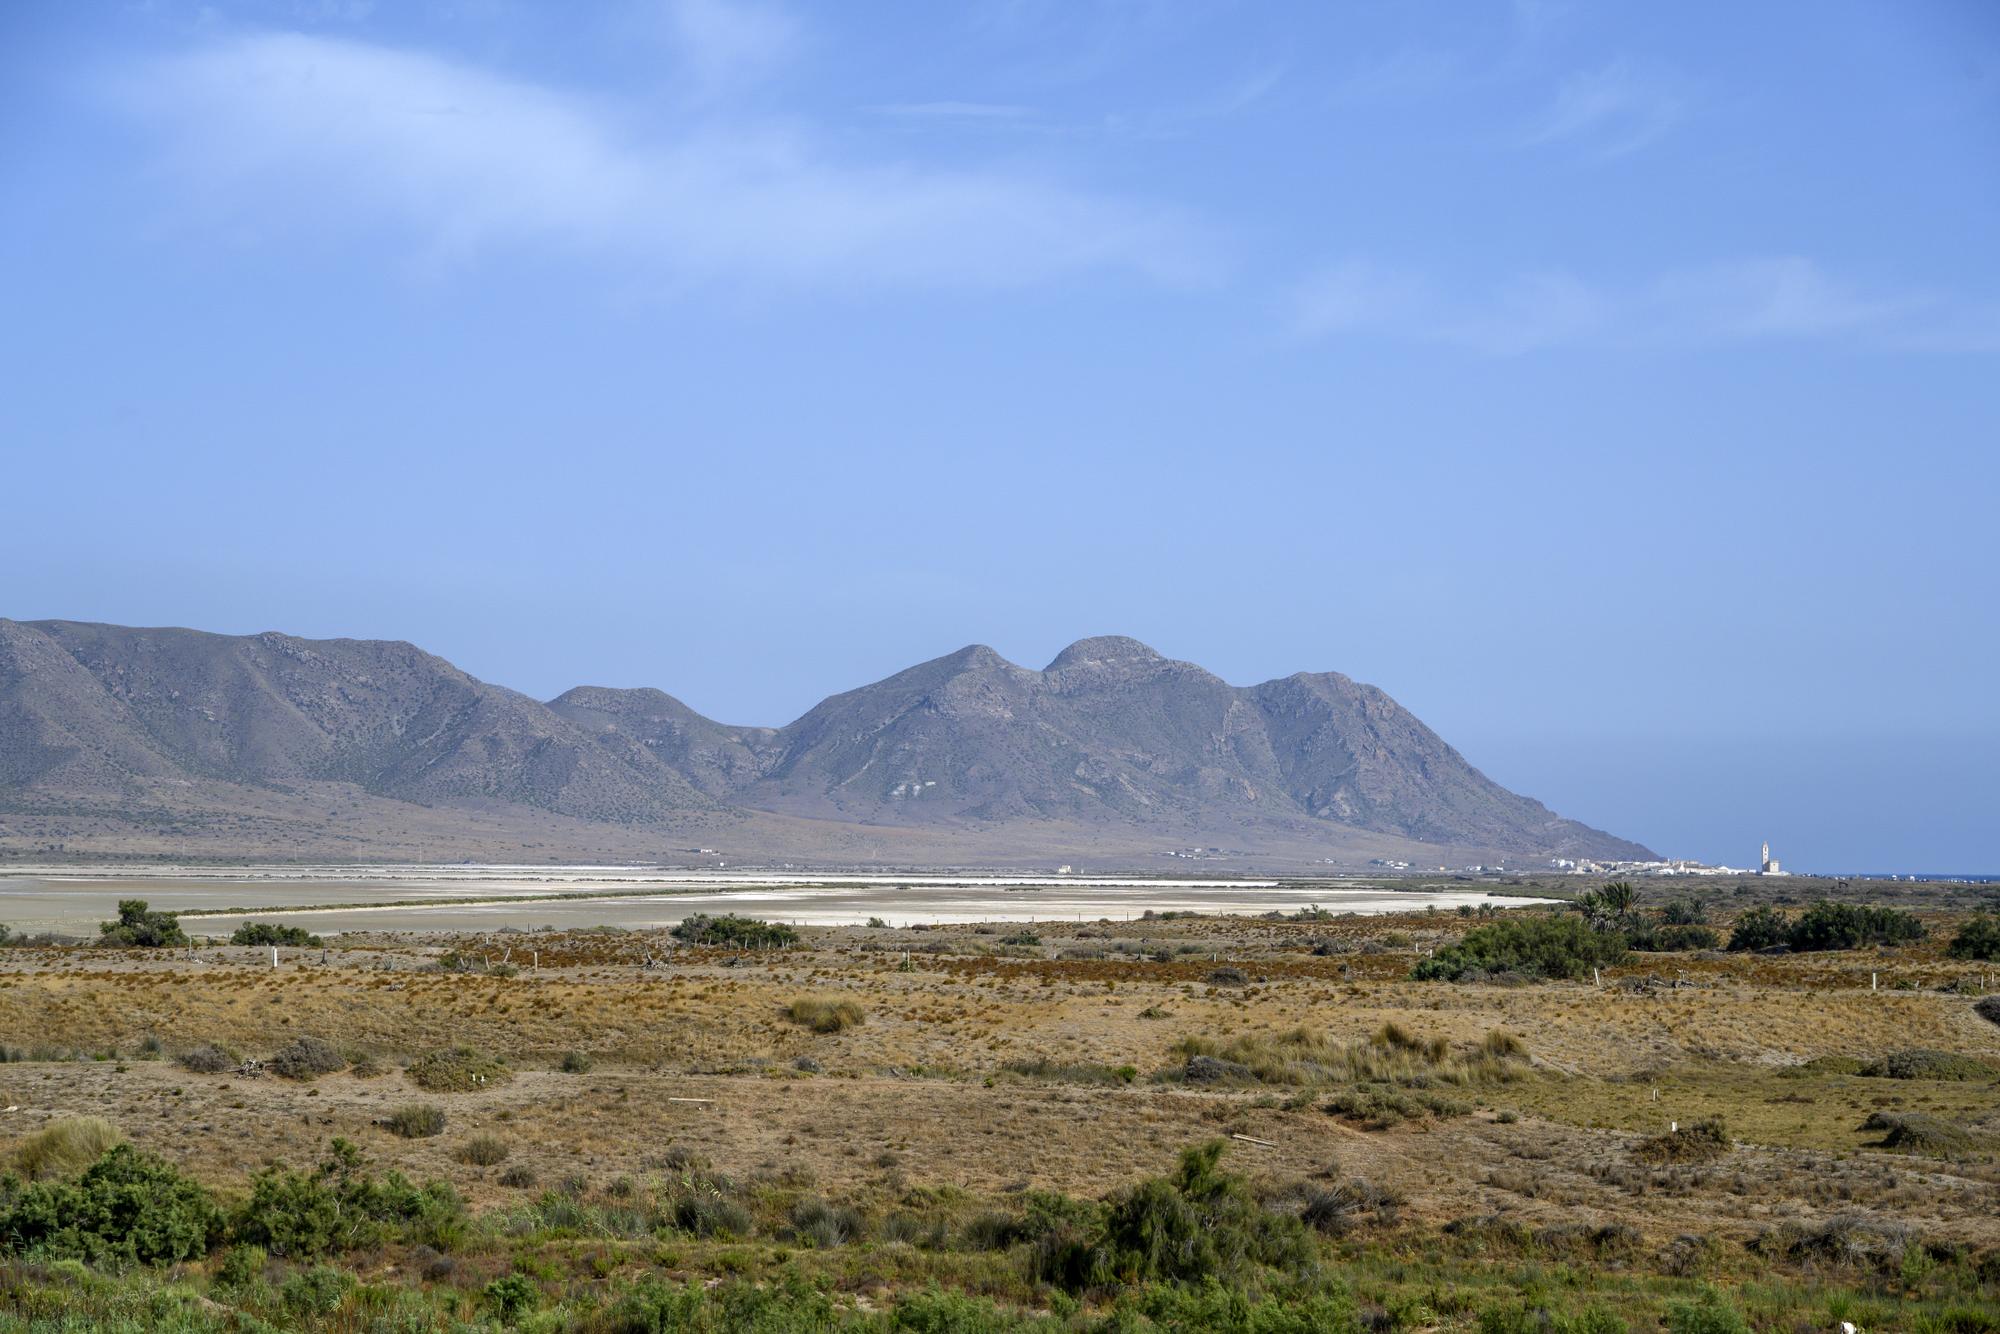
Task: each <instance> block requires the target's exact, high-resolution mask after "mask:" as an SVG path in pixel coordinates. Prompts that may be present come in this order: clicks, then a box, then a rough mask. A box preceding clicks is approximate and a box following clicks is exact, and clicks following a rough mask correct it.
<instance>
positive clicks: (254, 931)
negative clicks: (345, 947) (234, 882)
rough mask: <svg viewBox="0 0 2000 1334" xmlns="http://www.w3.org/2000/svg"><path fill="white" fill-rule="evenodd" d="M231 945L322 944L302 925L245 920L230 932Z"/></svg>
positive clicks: (300, 946) (299, 945) (302, 946)
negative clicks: (282, 924)
mask: <svg viewBox="0 0 2000 1334" xmlns="http://www.w3.org/2000/svg"><path fill="white" fill-rule="evenodd" d="M229 943H230V944H232V945H290V946H293V947H296V948H304V947H306V946H309V945H321V944H324V943H325V942H323V941H322V940H320V938H319V937H318V936H316V935H314V934H313V933H312V932H310V931H308V930H306V929H305V928H304V927H302V926H279V925H277V924H276V923H274V922H245V923H244V924H243V925H241V926H239V927H237V928H236V930H235V931H234V932H232V933H231V934H230V937H229Z"/></svg>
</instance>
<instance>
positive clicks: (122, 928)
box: [97, 899, 188, 949]
mask: <svg viewBox="0 0 2000 1334" xmlns="http://www.w3.org/2000/svg"><path fill="white" fill-rule="evenodd" d="M97 934H98V936H99V937H100V939H101V941H102V943H104V944H106V945H139V946H143V947H145V948H148V949H157V948H159V947H161V946H168V945H185V944H187V943H188V938H187V932H185V931H183V930H181V923H180V918H179V917H177V916H175V915H174V914H173V913H170V912H154V911H153V910H152V908H151V907H150V906H149V905H148V904H147V903H146V901H145V900H144V899H120V900H119V901H118V920H117V921H115V922H99V923H98V924H97Z"/></svg>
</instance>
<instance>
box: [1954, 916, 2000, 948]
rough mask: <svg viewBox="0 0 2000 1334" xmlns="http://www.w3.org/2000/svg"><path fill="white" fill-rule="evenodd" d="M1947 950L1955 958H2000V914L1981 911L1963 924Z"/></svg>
mask: <svg viewBox="0 0 2000 1334" xmlns="http://www.w3.org/2000/svg"><path fill="white" fill-rule="evenodd" d="M1945 952H1946V953H1947V954H1949V955H1951V957H1952V958H1954V959H2000V914H1994V913H1981V914H1979V916H1977V917H1975V918H1973V919H1972V920H1971V921H1969V922H1967V923H1966V924H1965V925H1964V926H1961V927H1960V928H1959V929H1958V934H1957V935H1955V936H1953V937H1952V938H1951V944H1950V945H1947V946H1946V947H1945Z"/></svg>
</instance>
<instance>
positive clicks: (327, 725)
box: [0, 620, 1649, 860]
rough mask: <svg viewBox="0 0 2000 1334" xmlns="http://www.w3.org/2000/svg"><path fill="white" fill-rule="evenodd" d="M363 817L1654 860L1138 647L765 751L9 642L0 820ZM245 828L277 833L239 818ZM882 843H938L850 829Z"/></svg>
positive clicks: (897, 697) (141, 656) (406, 675)
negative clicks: (167, 814)
mask: <svg viewBox="0 0 2000 1334" xmlns="http://www.w3.org/2000/svg"><path fill="white" fill-rule="evenodd" d="M344 793H352V794H355V795H354V796H352V797H350V796H343V795H342V794H344ZM362 798H365V799H366V800H367V801H374V802H377V803H378V804H375V805H370V806H367V807H366V809H367V811H368V812H369V814H368V815H367V817H366V818H367V820H369V821H375V822H377V823H385V824H400V823H407V822H405V821H403V820H402V817H400V816H398V815H397V812H399V811H409V810H412V809H413V808H422V809H423V810H425V811H427V812H432V814H429V815H426V816H424V817H423V819H421V820H415V821H414V823H411V824H410V828H411V829H412V830H413V831H416V832H412V833H410V834H409V836H408V838H409V839H415V840H419V841H421V840H423V839H428V838H434V837H436V836H437V831H438V830H439V829H441V828H445V827H448V826H452V822H453V821H454V820H456V821H458V822H459V826H458V827H465V828H469V827H470V826H466V825H465V821H464V819H463V818H462V816H461V815H454V814H453V812H459V813H465V814H469V813H475V812H477V813H480V819H481V822H480V823H478V826H477V827H478V828H479V829H482V830H488V831H490V830H492V829H495V828H512V827H517V826H518V827H520V828H523V829H525V828H528V827H530V826H532V827H533V828H535V829H538V830H541V831H543V832H542V834H541V835H538V836H537V837H538V838H539V837H543V836H546V837H547V838H548V839H551V840H553V843H551V844H549V846H555V845H560V846H562V847H565V848H575V847H581V848H584V849H586V850H588V849H591V848H592V847H593V845H595V844H598V843H600V842H602V841H604V840H606V839H609V838H610V835H609V834H608V833H605V834H592V833H591V832H590V831H591V830H593V829H596V830H609V829H610V828H612V827H618V828H625V829H632V830H634V831H637V832H635V833H633V834H631V835H629V836H627V835H620V836H619V837H618V839H617V840H616V841H617V842H618V844H619V846H628V845H630V844H631V843H632V841H633V840H635V839H636V840H637V841H638V843H639V845H640V846H652V845H653V844H654V843H658V844H659V845H660V846H672V842H671V840H672V839H674V838H675V837H676V835H675V833H674V831H675V830H680V829H690V828H695V827H701V828H707V829H712V828H716V827H718V826H717V825H716V824H715V822H716V821H718V820H720V821H723V822H724V824H725V825H728V826H729V827H735V828H740V829H742V830H745V831H748V830H750V829H751V827H752V826H753V825H754V826H755V828H756V829H757V830H763V831H765V832H764V833H763V834H753V833H751V832H745V833H743V834H742V837H744V838H745V839H754V838H757V837H764V838H767V839H780V835H778V834H777V833H774V832H772V831H775V830H778V829H780V828H782V830H783V831H784V833H783V835H782V839H780V842H782V846H783V847H784V848H785V849H786V850H790V849H792V848H795V847H797V846H799V845H800V843H801V842H803V843H804V844H805V845H807V848H808V852H807V855H810V853H811V846H812V845H813V844H814V843H816V842H823V843H825V845H826V846H834V845H835V844H838V845H840V846H848V847H851V846H856V843H855V841H854V840H855V838H857V837H858V838H860V840H861V844H862V845H867V846H879V847H884V848H887V847H891V846H904V847H917V846H924V847H930V846H951V845H953V844H954V843H957V844H959V845H964V846H978V847H982V848H983V847H988V846H991V844H992V841H993V840H994V839H998V840H999V841H1000V842H1002V843H1005V841H1006V839H1007V836H1008V831H1014V833H1015V835H1016V836H1017V837H1018V839H1019V840H1020V841H1021V845H1022V846H1023V848H1024V849H1026V848H1033V847H1035V846H1041V845H1043V844H1047V845H1049V846H1054V844H1051V843H1049V840H1050V839H1052V838H1054V837H1055V835H1054V833H1052V831H1055V830H1061V831H1066V832H1064V833H1063V834H1062V837H1063V838H1073V837H1074V838H1081V839H1083V840H1084V843H1085V844H1086V845H1087V844H1090V843H1091V842H1092V841H1093V840H1094V841H1096V842H1099V843H1105V844H1107V845H1116V846H1118V847H1141V848H1143V847H1152V848H1155V849H1158V848H1160V847H1161V846H1163V845H1164V846H1175V845H1177V844H1180V843H1184V842H1189V841H1205V842H1210V843H1212V842H1214V841H1215V840H1216V839H1218V838H1220V839H1227V840H1230V841H1232V842H1233V843H1236V844H1237V845H1240V846H1250V845H1256V844H1258V843H1259V842H1260V841H1261V842H1264V843H1270V844H1273V845H1275V844H1278V843H1282V844H1284V845H1285V846H1288V847H1295V848H1299V849H1313V848H1320V849H1323V850H1324V853H1325V855H1326V856H1331V857H1334V858H1335V859H1336V860H1337V859H1338V858H1339V857H1340V856H1341V855H1353V854H1355V853H1357V852H1358V851H1360V850H1362V849H1364V848H1365V849H1367V850H1370V851H1379V850H1382V849H1399V850H1403V851H1409V850H1410V849H1416V850H1417V852H1418V855H1425V856H1428V855H1429V853H1428V852H1425V851H1423V850H1425V849H1433V850H1435V849H1458V850H1471V851H1473V852H1475V853H1477V854H1492V853H1503V854H1530V855H1542V856H1547V855H1559V854H1562V855H1577V854H1581V855H1585V856H1596V857H1641V856H1646V855H1649V854H1647V853H1646V850H1645V849H1643V848H1641V847H1639V846H1638V845H1636V844H1633V843H1629V842H1626V841H1625V840H1622V839H1618V838H1614V837H1612V836H1611V835H1608V834H1605V833H1602V832H1601V831H1598V830H1595V829H1591V828H1588V827H1587V826H1584V825H1580V824H1577V823H1576V822H1574V821H1570V820H1565V819H1562V818H1561V817H1559V816H1556V815H1555V814H1553V813H1552V812H1550V811H1549V810H1548V809H1547V808H1546V807H1544V806H1542V805H1541V804H1540V803H1539V802H1536V801H1534V800H1532V799H1530V798H1527V797H1522V796H1519V795H1517V794H1515V793H1512V792H1509V791H1507V790H1506V789H1505V788H1502V787H1500V786H1499V785H1498V784H1496V783H1494V782H1492V781H1491V780H1489V779H1488V778H1486V777H1485V775H1483V774H1481V773H1480V772H1479V771H1478V770H1477V769H1475V768H1473V767H1472V766H1471V765H1470V764H1468V763H1467V762H1466V761H1465V759H1464V758H1463V757H1462V756H1460V755H1459V754H1458V752H1457V751H1455V750H1453V749H1452V748H1451V747H1450V746H1449V745H1447V744H1446V743H1445V742H1444V741H1443V739H1442V738H1440V737H1439V736H1437V734H1436V733H1434V732H1432V731H1431V730H1430V729H1429V728H1427V727H1425V726H1424V725H1423V724H1422V723H1421V722H1419V721H1418V720H1417V719H1416V718H1414V717H1413V716H1411V715H1410V714H1409V713H1408V712H1407V711H1406V710H1404V709H1403V708H1402V707H1401V706H1400V705H1398V704H1397V703H1396V702H1395V701H1394V700H1393V699H1391V698H1390V697H1389V696H1388V695H1386V694H1384V693H1383V692H1382V691H1380V690H1378V689H1376V688H1375V687H1373V686H1367V685H1361V684H1358V683H1356V682H1354V681H1351V680H1349V679H1348V678H1346V677H1344V676H1340V675H1338V674H1336V673H1322V674H1317V675H1309V674H1300V675H1297V676H1291V677H1287V678H1285V679H1283V680H1279V681H1269V682H1265V683H1264V684H1262V685H1258V686H1251V687H1238V686H1232V685H1230V684H1229V683H1227V682H1225V681H1223V680H1222V679H1220V678H1219V677H1216V676H1214V675H1213V674H1211V673H1209V672H1207V671H1204V670H1203V669H1202V668H1200V667H1198V666H1195V665H1194V664H1192V663H1186V662H1178V661H1175V660H1173V659H1169V658H1166V657H1164V656H1162V655H1161V654H1159V653H1157V652H1155V651H1154V650H1152V649H1150V648H1148V647H1147V646H1145V645H1144V644H1141V643H1139V642H1138V641H1136V640H1131V639H1124V638H1118V637H1103V638H1095V639H1086V640H1080V641H1078V642H1077V643H1075V644H1072V645H1071V646H1070V647H1068V648H1067V649H1064V650H1063V651H1062V653H1060V654H1058V655H1057V656H1056V658H1055V659H1054V660H1053V661H1052V662H1050V663H1049V664H1048V666H1047V667H1045V668H1044V669H1042V670H1040V671H1035V670H1033V669H1030V668H1024V667H1019V666H1016V665H1014V664H1013V663H1010V662H1008V661H1007V660H1006V659H1004V658H1002V657H1001V656H1000V655H999V654H997V653H995V652H994V651H993V650H992V649H990V648H986V647H984V646H980V645H973V646H970V647H967V648H964V649H961V650H959V651H958V652H956V653H952V654H948V655H946V656H944V657H941V658H936V659H933V660H932V661H930V662H925V663H920V664H918V665H917V666H915V667H911V668H908V669H907V670H905V671H902V672H898V673H896V674H895V675H893V676H890V677H888V678H886V679H884V680H882V681H878V682H875V683H873V684H872V685H867V686H863V687H861V688H859V689H856V690H850V691H847V692H845V693H843V694H839V695H835V696H833V697H831V698H829V699H827V700H825V701H823V702H822V703H820V704H819V705H817V706H815V707H814V708H813V709H811V710H809V711H808V712H807V713H806V714H805V715H804V716H802V717H800V718H799V719H797V720H796V721H794V722H792V723H790V724H788V725H786V726H784V727H780V728H763V727H732V726H729V725H726V724H723V723H718V722H715V721H713V720H711V719H708V718H705V717H703V716H702V715H701V714H699V713H697V712H695V711H694V710H693V709H690V708H689V707H688V706H687V705H685V704H683V703H681V702H680V701H679V700H677V699H675V698H673V697H672V696H671V695H667V694H664V693H663V692H661V691H658V690H651V689H611V688H605V687H591V686H583V687H578V688H576V689H574V690H571V691H569V692H567V693H566V694H564V695H561V696H559V697H558V698H556V699H554V700H552V701H549V702H548V703H546V704H543V703H540V702H537V701H535V700H533V699H530V698H528V697H527V696H524V695H521V694H517V693H516V692H514V691H511V690H506V689H503V688H501V687H498V686H494V685H490V684H487V683H485V682H482V681H479V680H477V679H475V678H473V677H471V676H469V675H467V674H466V673H464V672H462V671H460V670H459V669H458V668H456V667H454V666H452V665H451V664H450V663H448V662H446V661H444V660H443V659H441V658H437V657H434V656H432V655H431V654H428V653H425V652H423V651H422V650H420V649H418V648H416V647H414V646H412V645H410V644H406V643H400V642H387V641H374V640H348V639H341V640H308V639H300V638H296V637H293V636H289V635H282V634H275V633H267V634H260V635H247V636H230V635H215V634H206V633H202V632H199V631H193V630H178V629H131V628H126V627H120V626H107V625H90V624H83V623H78V622H69V621H42V622H31V623H19V622H12V621H6V620H0V811H4V810H6V809H10V808H11V809H15V810H27V811H34V812H38V813H39V816H38V818H40V819H41V820H42V823H41V824H38V825H37V830H38V832H44V833H45V832H47V831H48V830H50V829H55V830H57V831H58V832H59V831H60V829H61V828H62V827H63V826H62V825H61V818H62V817H61V812H63V811H65V810H71V809H72V808H73V809H75V810H79V811H88V812H89V813H90V815H91V818H92V819H94V820H97V821H98V822H99V823H100V824H102V825H106V826H107V827H108V826H109V825H113V824H116V823H117V822H118V821H119V820H125V821H126V822H128V823H136V824H140V825H143V824H145V823H146V822H147V821H149V820H155V821H156V820H158V819H159V818H161V812H162V811H164V810H167V809H169V808H171V809H172V811H173V812H175V813H176V814H175V817H174V818H175V821H176V825H175V827H176V828H179V827H181V826H182V825H183V824H185V820H183V819H182V816H184V815H186V814H187V812H190V811H194V812H197V813H200V812H206V814H204V815H200V820H201V821H208V822H210V823H216V824H220V825H227V826H229V827H230V828H232V829H234V830H235V831H236V832H235V834H234V835H233V836H234V837H237V838H238V839H240V840H246V841H249V842H253V843H254V842H255V841H256V839H258V838H267V837H274V836H272V835H269V834H268V833H264V834H260V833H258V832H257V831H259V830H267V829H272V828H278V827H280V826H279V824H273V823H269V822H271V821H278V822H281V823H282V822H284V821H290V822H292V825H291V826H288V827H296V826H297V824H298V822H301V821H303V822H305V824H307V825H311V824H312V823H313V822H314V821H316V820H319V819H321V818H322V817H320V816H316V815H314V814H313V812H315V811H326V812H331V813H333V814H343V813H344V815H345V816H346V818H347V819H348V820H349V822H350V825H353V826H355V827H353V828H345V829H344V830H343V832H342V834H341V839H342V840H343V845H345V843H347V842H355V843H366V842H367V840H368V835H367V833H366V830H365V822H364V821H363V820H362V817H361V816H360V815H359V814H357V812H358V811H359V810H360V809H361V807H360V806H357V805H356V802H357V801H360V800H361V799H362ZM380 803H387V804H386V805H385V804H380ZM248 811H256V812H260V814H259V815H258V816H257V818H256V820H255V821H250V822H249V823H245V820H231V819H230V818H229V817H230V813H231V812H235V813H237V814H238V815H241V814H242V813H243V812H248ZM51 812H53V813H54V814H51ZM274 812H276V813H274ZM510 812H513V813H515V814H510ZM531 812H540V813H542V815H539V816H534V817H532V818H531V817H530V815H529V813H531ZM759 812H762V813H766V814H767V815H768V816H770V817H774V818H776V819H778V820H779V821H780V823H779V824H774V823H773V822H772V820H771V819H766V818H765V817H764V816H763V815H758V814H757V813H759ZM544 816H545V817H548V818H553V819H557V820H558V821H570V822H574V824H562V825H559V826H554V827H551V826H546V824H545V823H537V822H538V821H542V820H543V817H544ZM190 818H192V817H190ZM247 818H248V817H245V819H247ZM325 818H327V819H331V818H332V817H331V815H328V816H326V817H325ZM413 819H414V817H413ZM801 820H803V821H805V822H807V823H803V824H801V823H798V822H799V821H801ZM51 821H54V823H53V824H51V823H50V822H51ZM259 821H263V822H264V823H259ZM496 821H497V822H498V823H497V824H496V823H495V822H496ZM510 821H511V822H513V823H512V824H511V825H510V824H509V822H510ZM783 821H790V822H792V823H788V824H786V823H782V822H783ZM730 822H734V823H733V824H730ZM745 822H748V823H745ZM199 823H200V821H197V824H199ZM888 829H907V830H911V831H930V832H931V833H932V834H934V835H935V836H936V838H935V839H932V840H931V841H929V842H926V841H924V840H923V839H917V840H915V841H911V840H910V839H902V838H897V837H886V836H880V837H878V836H876V835H866V836H863V835H862V834H861V832H860V831H863V830H888ZM648 830H651V831H653V832H652V833H647V832H645V831H648ZM814 830H817V831H819V832H818V833H817V834H815V833H813V832H812V831H814ZM839 831H849V832H846V833H843V832H839ZM468 837H471V836H470V835H468ZM481 837H484V835H481ZM523 837H525V835H524V836H523ZM885 837H886V841H884V839H885ZM926 837H928V835H927V836H926ZM6 838H7V830H6V828H5V827H4V825H0V846H4V845H5V841H6ZM407 841H408V840H404V842H403V843H398V846H404V844H405V843H406V842H407ZM461 845H462V841H461V842H454V843H453V845H452V846H454V847H457V846H461ZM779 845H780V843H779V842H773V843H771V847H772V848H776V847H778V846H779ZM1406 845H1407V846H1406ZM527 846H530V847H535V846H544V844H542V843H539V842H532V841H531V842H529V843H528V844H527ZM1062 846H1065V847H1067V846H1071V845H1070V844H1067V843H1065V844H1062ZM1079 846H1081V845H1079ZM1154 855H1157V854H1156V853H1155V854H1154ZM1315 860H1318V859H1315Z"/></svg>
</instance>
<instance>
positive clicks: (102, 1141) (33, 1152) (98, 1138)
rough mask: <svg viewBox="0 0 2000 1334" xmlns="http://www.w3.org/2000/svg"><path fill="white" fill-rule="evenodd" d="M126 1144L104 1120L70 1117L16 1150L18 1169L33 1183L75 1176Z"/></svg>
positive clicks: (90, 1117)
mask: <svg viewBox="0 0 2000 1334" xmlns="http://www.w3.org/2000/svg"><path fill="white" fill-rule="evenodd" d="M124 1142H125V1136H124V1133H123V1132H122V1131H120V1130H119V1129H118V1127H117V1126H114V1125H112V1124H111V1123H110V1122H109V1121H107V1120H105V1119H104V1118H103V1117H101V1116H70V1117H65V1118H63V1119H62V1120H60V1121H56V1122H53V1123H52V1124H50V1125H48V1126H46V1127H44V1128H43V1129H41V1130H38V1131H36V1132H35V1133H34V1134H32V1135H30V1136H28V1138H27V1139H25V1140H23V1141H22V1142H21V1147H20V1148H18V1149H16V1150H14V1166H15V1168H16V1169H18V1170H19V1171H20V1173H21V1175H22V1176H24V1177H26V1178H28V1180H30V1181H40V1180H44V1179H46V1178H49V1177H67V1176H75V1175H76V1174H77V1173H78V1172H81V1171H82V1170H83V1169H84V1168H86V1167H89V1166H90V1165H91V1164H92V1163H94V1162H96V1161H97V1160H98V1159H99V1158H102V1157H103V1156H104V1155H105V1154H107V1153H109V1152H111V1150H112V1149H114V1148H116V1147H117V1146H118V1145H120V1144H123V1143H124Z"/></svg>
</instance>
